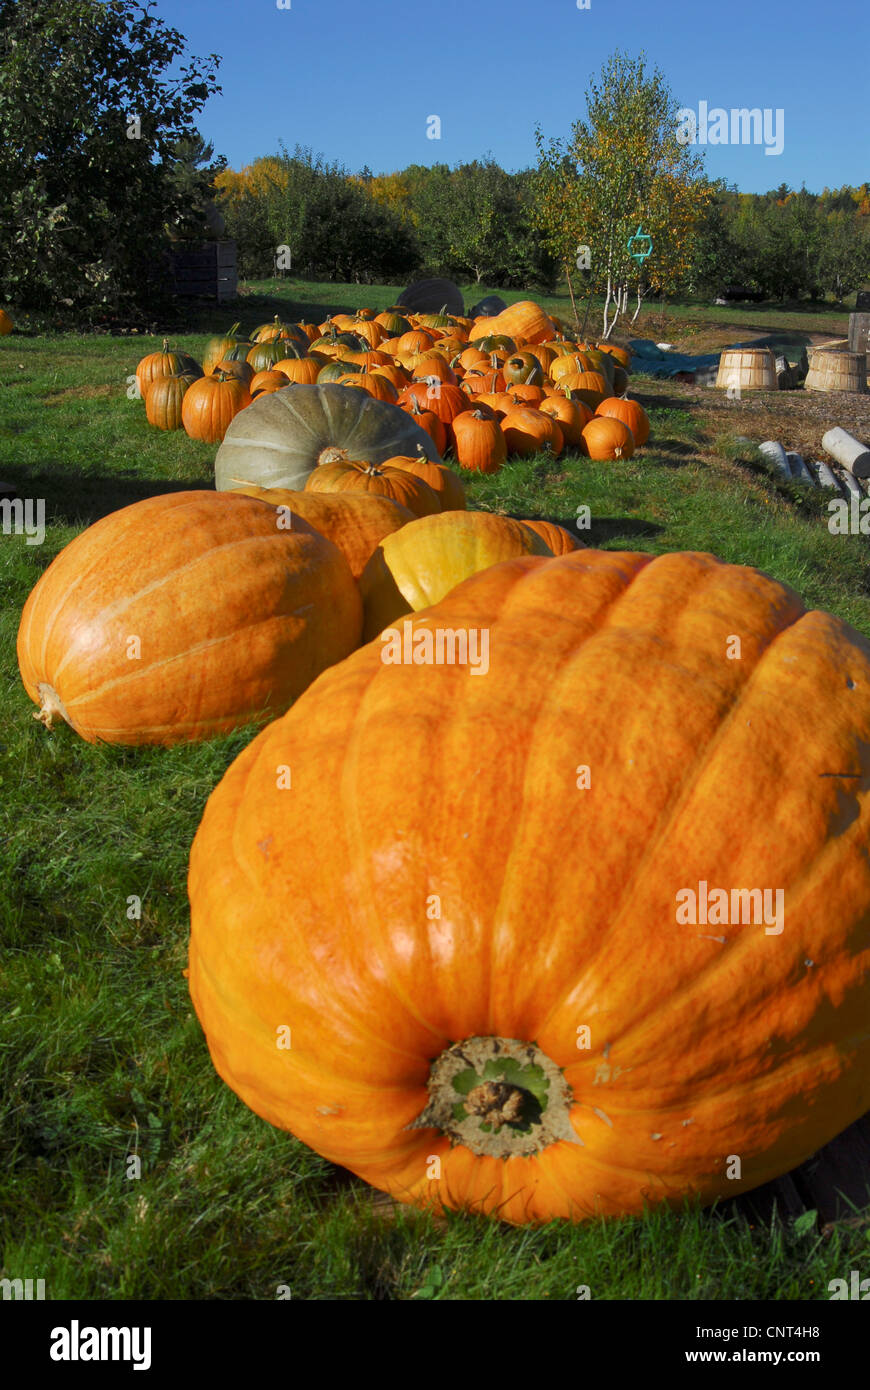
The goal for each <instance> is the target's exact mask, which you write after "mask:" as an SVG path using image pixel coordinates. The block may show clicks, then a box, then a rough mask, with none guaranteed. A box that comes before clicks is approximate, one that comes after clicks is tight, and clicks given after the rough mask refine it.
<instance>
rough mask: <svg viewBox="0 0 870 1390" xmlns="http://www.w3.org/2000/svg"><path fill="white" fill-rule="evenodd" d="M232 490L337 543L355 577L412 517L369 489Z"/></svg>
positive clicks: (412, 515) (242, 488)
mask: <svg viewBox="0 0 870 1390" xmlns="http://www.w3.org/2000/svg"><path fill="white" fill-rule="evenodd" d="M233 492H234V493H236V492H241V493H243V494H244V495H245V496H246V497H256V498H258V499H259V500H260V501H261V502H268V503H269V505H270V506H272V507H284V508H286V510H287V515H288V517H289V520H290V525H291V526H292V525H294V524H295V518H296V517H297V516H300V517H301V518H302V520H303V521H307V522H308V524H309V526H313V527H314V529H315V530H316V531H319V532H320V534H321V535H322V536H326V538H327V540H330V541H332V543H333V545H337V546H338V548H339V550H340V551H341V553H342V555H343V556H344V558H345V559H346V560H347V563H348V565H349V566H350V572H351V574H352V575H353V577H354V579H359V577H360V575H361V574H362V572H363V570H364V568H365V565H366V561H367V560H368V559H369V557H370V555H371V554H372V551H373V550H374V548H375V546H376V545H377V544H378V542H379V541H382V540H383V539H384V537H385V536H390V535H392V533H393V532H394V531H398V530H400V528H401V527H402V526H405V525H406V524H407V523H408V522H409V521H413V520H414V513H413V512H412V511H409V510H408V508H407V507H403V506H402V504H401V503H400V502H394V501H393V500H392V498H390V497H378V496H377V495H376V494H375V493H371V492H292V491H291V490H290V489H289V488H277V487H254V486H253V485H251V484H247V485H246V484H240V485H239V486H238V487H236V488H234V489H233ZM554 553H555V552H554Z"/></svg>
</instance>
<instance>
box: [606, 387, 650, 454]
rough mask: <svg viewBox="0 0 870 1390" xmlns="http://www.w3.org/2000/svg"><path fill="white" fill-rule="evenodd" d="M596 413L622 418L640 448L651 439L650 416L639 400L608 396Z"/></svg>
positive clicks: (612, 418) (617, 418)
mask: <svg viewBox="0 0 870 1390" xmlns="http://www.w3.org/2000/svg"><path fill="white" fill-rule="evenodd" d="M595 414H596V415H606V416H608V417H609V419H611V420H621V421H622V423H623V424H624V425H628V428H629V429H630V430H631V432H632V434H633V435H634V442H635V445H636V446H637V448H638V449H642V448H643V446H644V444H645V443H646V441H647V440H648V439H649V416H648V415H647V413H646V411H645V410H644V408H643V406H642V405H640V403H639V402H638V401H630V400H629V399H628V397H627V396H608V398H607V399H606V400H603V401H602V402H601V404H600V405H599V406H598V407H597V409H596V411H595Z"/></svg>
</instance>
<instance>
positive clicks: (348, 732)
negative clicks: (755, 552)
mask: <svg viewBox="0 0 870 1390" xmlns="http://www.w3.org/2000/svg"><path fill="white" fill-rule="evenodd" d="M401 534H402V532H398V533H397V535H398V536H401ZM439 632H440V633H441V634H442V645H441V654H442V656H444V654H445V653H446V651H447V643H448V634H449V635H452V637H453V645H452V650H453V652H454V654H456V653H457V652H458V655H459V656H462V650H461V644H459V643H458V641H457V636H456V635H457V634H459V635H460V636H464V637H465V638H466V644H467V650H466V656H467V657H468V661H467V662H466V663H465V664H459V663H454V664H449V663H448V662H447V661H446V660H443V661H441V662H439V661H438V660H437V655H438V646H437V644H436V638H437V635H438V633H439ZM485 633H486V634H488V637H489V642H488V651H487V660H488V670H487V672H486V674H485V675H483V674H482V672H483V663H482V662H480V664H479V665H478V666H477V667H475V666H472V664H471V657H472V654H473V655H474V656H475V657H481V656H482V653H483V645H484V643H483V634H485ZM735 636H739V637H740V641H741V651H740V659H739V660H736V659H735V660H729V655H730V654H732V653H733V651H734V638H735ZM472 645H474V648H475V650H474V653H472ZM406 649H407V650H408V651H410V653H411V659H410V660H403V659H402V657H403V656H404V655H405V650H406ZM414 654H416V657H417V659H416V660H414ZM427 658H428V659H427ZM476 669H479V670H480V671H481V675H480V677H476V676H475V674H474V671H475V670H476ZM284 764H288V765H290V766H291V767H292V775H293V791H292V794H291V793H288V792H286V791H282V790H281V789H280V788H279V786H278V785H277V784H276V771H275V770H276V767H279V766H281V765H284ZM868 785H870V647H868V643H867V642H866V640H865V639H864V638H863V637H861V636H859V635H858V634H857V633H856V632H854V631H853V630H852V629H851V628H849V627H847V626H846V624H844V623H842V622H840V621H839V620H838V619H837V618H834V617H831V616H830V615H828V614H826V613H821V612H809V613H808V612H806V611H805V610H804V608H803V605H802V604H801V602H800V600H799V598H798V597H797V595H796V594H794V593H793V592H792V591H790V590H789V589H787V588H785V587H784V586H782V585H780V584H778V583H776V582H775V581H773V580H772V579H770V578H768V577H766V576H765V575H763V574H761V573H759V572H758V571H756V570H752V569H747V568H743V567H741V566H736V565H726V564H722V563H720V562H719V561H717V560H715V559H714V558H713V557H712V556H709V555H698V554H666V555H661V556H659V557H656V558H653V557H652V556H650V555H646V554H632V553H627V552H622V553H620V552H603V551H595V550H581V551H577V552H576V553H575V554H572V555H563V556H560V557H559V558H557V559H550V560H541V559H535V558H528V559H520V560H514V561H511V562H508V563H506V564H503V565H499V566H496V567H495V568H492V569H490V570H488V571H486V572H485V573H483V574H478V575H476V576H475V577H474V578H472V579H469V580H468V581H467V582H466V583H464V584H462V585H461V586H460V587H459V588H457V589H456V590H455V591H454V592H453V593H452V594H451V595H450V596H449V597H448V598H447V599H445V600H444V601H443V602H442V603H440V604H439V605H437V606H436V607H434V608H431V609H429V610H428V611H426V612H425V613H419V614H417V615H416V617H415V618H414V619H409V620H408V623H407V628H405V626H404V624H402V625H401V627H400V630H399V631H398V632H397V633H396V634H395V635H392V634H390V635H388V637H387V638H386V639H381V640H378V641H377V642H374V643H372V644H371V645H370V646H367V647H364V648H362V649H361V650H360V651H357V652H355V653H354V654H353V655H352V656H351V657H350V658H349V659H348V660H347V661H345V662H343V663H342V664H341V665H340V666H338V667H336V668H334V669H333V670H331V671H327V672H326V673H325V674H324V675H323V676H322V677H321V678H320V680H318V681H317V683H316V684H315V685H314V686H313V688H312V689H311V690H310V691H308V692H307V693H306V694H305V695H303V696H302V698H301V699H300V700H299V701H298V703H297V704H296V705H295V706H294V708H293V709H291V710H290V711H289V712H288V714H287V715H285V716H284V717H283V718H282V719H279V720H277V721H275V722H274V723H272V724H271V725H270V726H269V727H268V728H267V729H266V730H265V731H264V732H263V733H261V734H260V735H259V736H258V738H256V739H255V740H254V741H253V742H252V743H251V744H250V745H249V746H248V747H247V748H246V749H245V750H244V752H243V753H242V754H241V755H240V756H239V757H238V758H237V759H236V761H235V762H234V763H233V764H232V766H231V767H230V769H229V771H228V772H227V773H226V775H225V777H224V778H223V780H222V782H221V783H220V785H219V786H218V787H217V789H216V790H215V791H214V792H213V794H212V796H211V797H210V799H209V802H208V805H207V807H206V810H205V815H204V817H203V820H202V824H201V825H200V828H199V830H198V832H197V835H196V839H195V842H194V845H193V851H192V854H191V861H190V873H189V880H188V883H189V894H190V902H191V940H190V956H189V961H190V990H191V995H192V999H193V1003H194V1007H195V1009H196V1012H197V1014H198V1016H199V1019H200V1022H201V1024H202V1027H203V1029H204V1031H205V1035H206V1038H207V1040H208V1045H209V1049H210V1051H211V1056H212V1060H213V1062H214V1064H215V1066H216V1068H217V1070H218V1071H219V1073H220V1075H221V1076H222V1077H223V1078H224V1079H225V1080H226V1081H227V1082H228V1084H229V1085H230V1086H231V1087H232V1088H233V1089H234V1090H235V1091H236V1093H237V1094H238V1095H239V1096H241V1098H242V1099H243V1100H244V1101H245V1103H246V1104H247V1105H249V1106H250V1107H251V1108H252V1109H253V1110H255V1111H256V1112H257V1114H259V1115H261V1116H262V1117H263V1118H265V1119H266V1120H268V1121H270V1122H271V1123H272V1124H275V1125H278V1126H280V1127H282V1128H284V1129H288V1130H292V1132H293V1133H294V1134H296V1135H297V1136H298V1137H299V1138H300V1139H301V1140H302V1141H303V1142H305V1143H306V1144H309V1145H310V1146H312V1147H313V1148H314V1149H316V1150H317V1151H318V1152H319V1153H321V1154H323V1155H325V1157H326V1158H328V1159H329V1160H331V1161H332V1162H334V1163H338V1164H341V1165H342V1166H344V1167H345V1168H349V1169H350V1170H351V1171H352V1172H354V1173H356V1174H358V1175H359V1176H360V1177H362V1178H364V1179H365V1180H366V1181H367V1182H370V1183H373V1184H374V1185H375V1186H376V1187H380V1188H383V1189H384V1190H386V1191H388V1192H391V1193H393V1194H394V1196H395V1197H397V1198H399V1199H401V1200H402V1201H406V1202H413V1203H416V1204H418V1205H419V1206H425V1207H432V1208H436V1209H438V1208H441V1207H448V1208H467V1209H470V1210H472V1211H477V1212H484V1213H493V1214H494V1215H497V1216H498V1217H499V1218H500V1219H501V1220H502V1221H507V1222H512V1223H522V1222H537V1221H548V1220H550V1219H551V1218H558V1217H566V1218H571V1219H575V1220H576V1219H582V1218H588V1217H595V1216H601V1215H604V1216H606V1215H619V1214H622V1213H641V1212H642V1211H643V1210H644V1208H645V1207H646V1206H649V1205H653V1206H654V1205H656V1204H659V1203H671V1204H674V1205H676V1206H679V1205H681V1204H682V1203H683V1201H684V1199H686V1198H688V1199H695V1198H698V1199H700V1200H701V1201H702V1202H705V1203H708V1202H711V1201H713V1200H714V1199H717V1198H725V1197H732V1196H734V1195H735V1194H737V1193H740V1192H742V1191H746V1190H747V1189H751V1188H753V1187H757V1186H758V1185H759V1184H761V1183H764V1182H766V1181H768V1180H770V1179H773V1178H776V1177H777V1176H778V1175H780V1174H782V1173H784V1172H787V1171H788V1170H790V1169H791V1168H793V1167H795V1165H797V1164H799V1163H801V1162H802V1161H803V1160H805V1159H806V1158H807V1157H808V1156H809V1155H811V1154H812V1153H814V1152H815V1151H816V1150H817V1149H819V1148H820V1147H821V1146H822V1145H823V1144H825V1143H826V1142H827V1141H829V1140H830V1139H831V1138H832V1137H833V1136H834V1135H836V1134H837V1133H839V1132H840V1131H841V1130H842V1129H844V1128H845V1127H846V1126H847V1125H849V1124H850V1123H851V1122H852V1121H854V1120H855V1119H857V1118H858V1117H859V1116H860V1115H862V1114H864V1113H865V1112H866V1111H867V1109H868V1108H870V1030H868V1027H867V1019H868V1016H870V796H868V794H867V787H868ZM324 846H328V853H326V852H325V851H324ZM714 890H715V891H716V892H717V893H723V894H724V895H725V897H726V898H727V900H728V902H729V909H728V910H729V913H730V915H731V918H732V920H731V921H730V922H728V923H723V922H722V921H721V920H719V921H717V922H715V923H714V921H713V920H712V916H713V915H715V914H714V913H713V908H712V903H711V898H710V897H709V896H707V895H712V893H713V892H714ZM765 890H767V891H769V892H770V894H771V898H770V901H771V904H773V903H774V902H776V903H777V904H778V906H777V909H776V911H771V912H770V913H768V914H767V916H766V917H765V918H764V919H763V920H762V921H759V920H758V916H757V915H756V902H757V900H754V899H750V897H749V895H750V894H751V893H752V892H758V893H762V894H763V893H764V891H765ZM778 890H782V894H783V897H782V899H781V900H778V899H774V897H773V893H774V892H775V891H778ZM688 893H691V894H692V895H694V907H695V918H696V920H694V921H693V920H692V908H691V900H690V898H689V897H687V894H688ZM741 893H743V894H745V896H741ZM735 895H736V903H735ZM716 902H717V911H718V909H719V908H721V904H722V899H721V897H720V898H718V899H717V900H716ZM702 903H703V904H704V907H705V908H706V912H705V911H704V909H703V908H702ZM731 904H733V906H732V905H731ZM780 908H781V909H782V911H781V914H780V911H779V909H780ZM708 914H709V915H708ZM705 918H706V920H705ZM747 919H749V920H747ZM780 924H782V925H783V928H784V929H783V930H782V931H781V932H778V931H777V930H776V927H777V925H780ZM768 925H769V926H770V928H771V930H770V931H769V930H768ZM287 1029H290V1030H292V1046H290V1045H288V1044H287V1042H286V1038H287V1034H286V1031H285V1030H287ZM282 1037H283V1038H284V1039H285V1043H284V1045H283V1046H282V1045H281V1039H282ZM735 1155H736V1156H739V1158H740V1167H739V1172H738V1170H737V1166H736V1165H735V1164H734V1161H733V1158H734V1156H735Z"/></svg>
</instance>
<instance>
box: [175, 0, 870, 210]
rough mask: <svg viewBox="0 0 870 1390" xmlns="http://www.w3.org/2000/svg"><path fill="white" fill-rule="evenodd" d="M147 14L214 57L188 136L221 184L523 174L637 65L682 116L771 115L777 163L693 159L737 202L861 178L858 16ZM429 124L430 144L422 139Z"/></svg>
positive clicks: (596, 5)
mask: <svg viewBox="0 0 870 1390" xmlns="http://www.w3.org/2000/svg"><path fill="white" fill-rule="evenodd" d="M290 4H291V8H290V9H286V10H285V9H279V8H278V6H277V4H276V3H275V0H158V3H157V6H156V11H155V12H156V13H157V14H159V15H160V17H161V18H163V19H165V20H166V21H167V22H168V23H170V24H172V25H173V26H174V27H176V28H178V29H180V30H181V32H182V33H183V34H185V35H186V37H187V39H188V46H189V49H190V51H192V52H193V53H196V54H206V53H210V52H214V53H218V54H220V55H221V56H222V59H223V61H222V63H221V67H220V75H219V80H220V82H221V84H222V86H223V94H222V95H221V96H218V97H215V98H213V99H212V100H211V101H210V102H209V103H208V105H207V106H206V108H205V110H204V112H203V113H202V117H201V120H200V127H201V129H202V131H203V134H204V135H205V136H206V137H207V138H208V139H210V140H212V141H213V143H214V146H215V150H216V151H217V152H218V153H221V154H224V155H226V157H227V159H228V160H229V163H230V165H231V166H232V167H233V168H240V167H241V166H242V165H244V164H247V163H250V161H251V160H252V159H254V158H256V156H257V155H261V154H271V153H274V152H276V151H277V149H278V142H279V140H283V141H284V143H285V144H286V145H287V146H288V148H289V149H290V150H292V149H293V146H294V145H295V144H297V143H298V144H300V145H309V146H311V147H312V149H313V150H314V151H315V152H318V153H322V154H324V155H325V156H326V157H327V158H328V159H330V160H333V159H337V160H339V161H340V162H341V163H343V164H345V165H346V166H347V167H348V168H349V169H351V170H353V171H357V170H359V169H361V168H362V167H363V166H364V165H368V166H369V167H370V168H371V169H372V170H373V172H374V173H384V172H388V171H391V170H393V169H401V168H403V167H404V166H405V165H407V164H411V163H418V164H433V163H438V162H443V163H447V164H451V165H452V164H455V163H456V162H458V161H464V160H470V159H474V158H478V157H481V156H484V155H486V154H492V156H493V157H494V158H495V159H497V160H498V162H499V163H500V164H501V165H502V166H503V167H505V168H507V169H518V168H523V167H525V166H527V165H529V164H532V163H534V160H535V146H534V127H535V123H536V122H540V124H541V126H542V127H543V130H544V133H545V135H547V136H551V135H552V136H557V135H566V134H567V133H568V130H569V129H570V126H571V123H572V121H573V120H575V119H576V118H577V117H578V116H579V115H581V114H582V113H583V109H584V99H583V94H584V92H585V89H586V84H587V80H588V77H589V76H590V74H592V73H597V72H598V71H599V69H600V67H601V64H602V63H603V61H604V60H605V58H606V57H607V56H608V54H610V53H611V52H613V51H614V50H615V49H617V48H622V49H624V50H625V51H627V52H628V53H629V54H631V55H633V56H636V55H637V54H639V53H640V51H641V50H644V51H645V53H646V55H647V58H648V61H649V63H650V65H653V64H657V65H658V67H659V68H660V69H661V70H662V72H663V73H664V75H665V77H666V79H667V81H668V82H669V84H670V86H671V89H672V90H673V92H674V95H675V96H676V97H677V99H678V102H679V104H680V106H682V107H686V108H689V107H690V108H692V109H693V110H695V111H698V109H699V103H701V102H702V101H703V102H706V103H707V106H708V107H709V108H714V107H722V108H725V109H726V110H728V111H730V110H731V108H735V107H759V108H761V109H762V110H763V109H765V108H769V109H770V110H771V111H772V112H775V111H776V110H777V108H781V109H782V110H783V112H784V116H783V134H784V147H783V151H782V153H781V154H779V155H766V154H765V153H764V145H763V144H759V145H752V144H750V145H739V144H738V145H731V144H719V145H712V144H707V145H706V147H705V150H704V152H705V154H706V167H707V170H708V172H709V174H710V175H711V176H712V177H722V178H725V179H726V180H727V181H728V182H729V183H736V184H737V186H738V187H739V188H740V189H741V190H742V191H744V192H755V193H758V192H763V191H765V190H766V189H769V188H775V187H777V186H778V185H779V184H780V183H787V184H790V185H791V186H792V187H794V188H799V187H800V186H801V184H802V183H806V186H807V188H809V189H811V190H812V191H820V190H821V188H822V187H824V186H825V185H827V186H828V187H839V186H840V185H842V184H844V183H850V184H860V183H862V182H863V181H864V180H865V179H870V129H868V128H870V120H868V112H870V0H837V3H828V4H821V3H819V2H818V0H786V3H781V0H696V3H692V0H590V8H589V9H588V10H579V9H578V8H577V0H407V3H399V0H290ZM432 115H437V116H438V117H439V118H440V121H441V138H440V139H438V140H432V139H427V136H426V128H427V125H426V123H427V118H428V117H430V116H432Z"/></svg>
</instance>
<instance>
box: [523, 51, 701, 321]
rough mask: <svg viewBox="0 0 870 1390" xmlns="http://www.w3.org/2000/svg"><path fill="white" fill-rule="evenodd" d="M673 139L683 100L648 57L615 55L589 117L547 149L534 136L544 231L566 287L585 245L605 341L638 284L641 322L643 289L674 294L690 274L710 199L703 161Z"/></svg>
mask: <svg viewBox="0 0 870 1390" xmlns="http://www.w3.org/2000/svg"><path fill="white" fill-rule="evenodd" d="M677 133H678V123H677V103H676V100H675V98H674V97H673V95H672V93H671V91H670V89H669V87H668V86H667V84H666V82H665V79H664V77H663V75H662V74H661V72H660V71H659V70H658V69H657V68H656V69H654V70H653V71H652V72H651V73H648V72H647V69H646V63H645V59H644V56H643V55H642V54H641V56H640V57H639V58H630V57H629V56H628V55H626V54H624V53H619V52H617V53H615V54H612V55H611V57H610V58H608V59H607V61H606V62H605V64H604V66H603V68H602V70H601V73H600V75H599V76H598V78H593V79H592V80H591V81H590V83H589V86H588V88H587V91H586V118H585V119H584V120H578V121H576V122H575V123H574V125H573V127H572V131H571V136H570V137H569V139H567V140H554V141H551V142H550V143H549V145H547V144H546V143H545V141H544V138H543V135H542V133H541V131H540V129H539V130H538V131H537V145H538V173H539V185H538V186H539V202H538V207H539V217H540V224H541V228H542V231H543V233H544V235H545V237H546V239H547V243H548V247H549V249H550V250H551V252H552V253H553V254H554V255H555V256H557V257H558V259H559V260H560V262H561V263H562V265H563V266H564V268H565V271H566V274H567V276H568V282H569V287H570V285H571V271H572V266H573V265H574V264H575V257H576V255H577V250H578V247H579V246H588V247H589V249H590V254H591V265H590V269H591V273H592V280H593V284H594V285H595V287H596V288H598V289H600V290H601V291H602V292H603V294H604V299H605V303H604V323H603V331H604V337H605V338H607V337H609V335H610V334H611V333H612V331H613V329H614V327H615V325H616V321H617V319H618V317H619V315H620V314H624V313H625V312H626V310H627V305H628V294H629V289H630V287H631V286H632V285H633V286H634V287H635V288H636V291H637V307H636V308H635V311H634V318H636V317H637V314H638V312H639V310H640V305H641V302H642V298H643V294H644V293H645V292H646V289H647V288H649V287H655V288H658V289H661V290H669V289H671V288H675V287H677V286H678V285H679V284H681V283H682V282H684V281H685V280H686V279H687V278H688V277H689V274H690V270H691V250H692V246H693V237H694V229H695V227H696V225H697V222H698V219H699V217H700V215H701V213H702V212H703V210H704V207H705V206H706V204H707V203H708V202H709V200H710V198H711V196H712V193H711V189H710V185H709V184H708V182H707V180H706V178H705V177H704V174H703V161H702V160H701V158H700V156H698V155H697V154H695V153H694V151H693V149H692V147H691V146H690V145H688V144H682V143H680V141H679V140H678V138H677ZM641 224H642V226H643V230H644V231H645V232H646V233H648V234H649V235H650V236H651V237H652V242H653V254H652V257H651V258H650V259H649V261H647V262H646V263H645V264H644V265H643V266H642V267H641V268H640V269H639V268H638V265H637V263H636V262H635V260H634V259H633V257H632V254H631V251H630V250H629V244H628V243H629V239H630V237H631V236H632V234H633V233H634V232H635V231H636V229H637V227H638V226H639V225H641ZM637 249H640V248H639V247H637Z"/></svg>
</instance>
